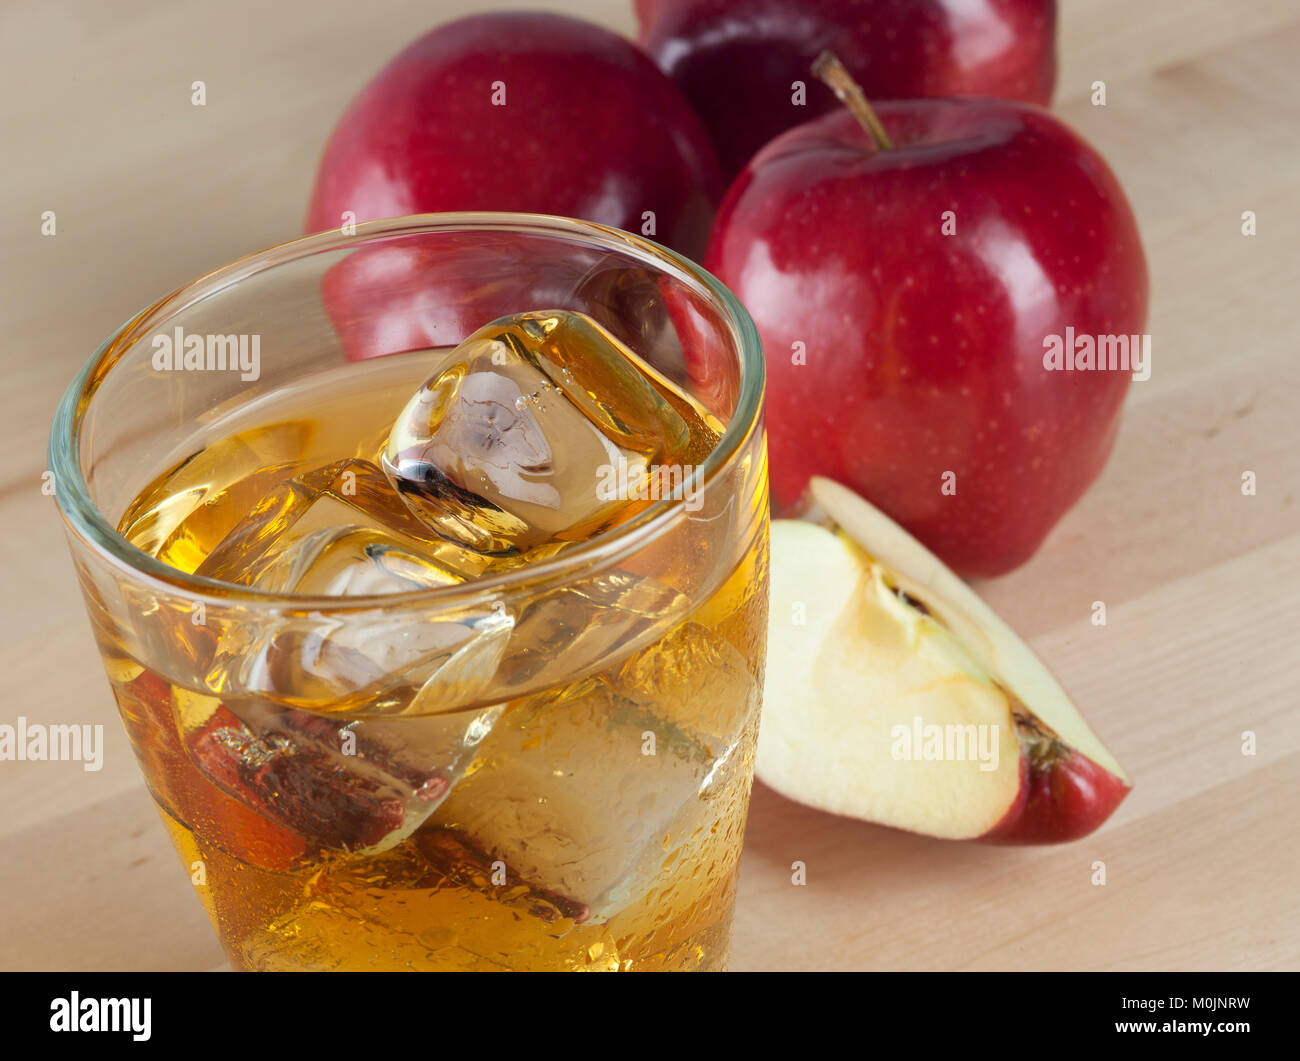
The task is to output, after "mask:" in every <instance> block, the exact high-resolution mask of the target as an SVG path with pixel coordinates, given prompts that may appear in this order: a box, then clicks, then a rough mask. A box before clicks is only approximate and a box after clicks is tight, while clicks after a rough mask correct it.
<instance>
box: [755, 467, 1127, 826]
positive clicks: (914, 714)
mask: <svg viewBox="0 0 1300 1061" xmlns="http://www.w3.org/2000/svg"><path fill="white" fill-rule="evenodd" d="M810 489H811V497H812V500H813V502H814V504H815V505H816V506H817V507H818V508H819V509H820V510H821V512H823V513H824V514H825V515H826V516H827V517H828V522H829V523H830V524H831V526H829V527H828V526H824V525H819V524H817V523H810V522H803V521H799V520H776V521H774V522H773V524H772V610H771V620H770V622H771V627H770V631H769V638H768V644H769V651H768V661H767V683H766V689H765V692H764V703H763V721H762V729H761V732H760V735H759V741H758V758H757V767H756V773H757V776H758V777H759V779H760V780H762V781H763V782H764V783H765V784H767V785H769V786H771V787H772V788H774V789H776V791H778V792H780V793H781V794H783V795H785V796H787V797H789V798H790V799H794V800H797V801H799V802H800V803H806V804H808V805H810V806H814V807H818V808H820V809H822V810H827V811H831V812H833V813H836V814H844V815H848V816H850V817H854V818H862V819H865V820H867V821H873V822H878V823H880V824H882V825H891V826H895V827H897V828H900V829H907V830H910V831H912V832H917V833H924V834H927V835H930V836H940V837H946V838H951V839H976V838H982V839H985V840H991V841H996V842H1002V843H1055V842H1060V841H1065V840H1075V839H1078V838H1079V837H1081V836H1086V835H1087V834H1088V833H1090V832H1092V831H1093V830H1094V829H1096V828H1097V826H1099V825H1100V824H1101V823H1102V822H1103V821H1105V820H1106V818H1108V817H1109V816H1110V814H1111V812H1112V811H1113V810H1114V809H1115V808H1116V806H1118V805H1119V803H1120V801H1121V800H1122V799H1123V798H1124V796H1125V795H1127V794H1128V791H1129V788H1130V787H1131V786H1130V784H1129V781H1128V778H1127V777H1126V776H1125V774H1124V771H1123V770H1122V768H1121V767H1120V765H1119V763H1118V762H1116V761H1115V758H1114V756H1112V755H1111V754H1110V752H1109V751H1107V750H1106V748H1105V746H1104V745H1103V744H1102V743H1101V741H1100V740H1098V739H1097V737H1096V736H1094V734H1093V733H1092V731H1091V730H1090V729H1089V728H1088V726H1087V724H1086V723H1085V722H1084V721H1083V718H1082V717H1081V716H1080V715H1079V712H1078V709H1077V708H1075V706H1074V704H1073V703H1072V702H1071V701H1070V699H1069V697H1068V696H1067V695H1066V694H1065V691H1064V690H1063V689H1062V688H1061V686H1060V684H1059V683H1058V682H1057V681H1056V679H1055V678H1053V677H1052V675H1051V673H1050V672H1049V671H1048V670H1047V668H1046V667H1045V666H1043V664H1042V662H1041V661H1040V660H1039V659H1038V658H1037V657H1036V656H1035V655H1034V654H1033V653H1032V652H1031V651H1030V650H1029V648H1028V647H1027V646H1026V645H1025V644H1024V642H1023V641H1021V640H1020V638H1019V637H1017V636H1016V634H1015V633H1014V632H1013V631H1012V630H1011V628H1010V627H1009V626H1007V624H1006V623H1004V622H1003V621H1002V620H1001V619H1000V618H999V617H998V616H997V615H996V614H995V613H994V612H993V610H992V609H991V608H990V607H989V606H988V605H987V604H985V603H984V601H982V600H981V599H980V598H979V597H978V596H977V595H976V594H975V592H974V591H973V590H972V589H971V588H970V587H969V586H968V585H966V583H965V582H963V581H962V580H961V579H960V578H958V577H957V576H956V575H954V574H953V573H952V572H951V571H950V570H949V569H948V568H947V567H945V566H944V565H943V564H942V563H941V562H940V561H939V560H938V559H937V558H936V557H935V556H934V555H933V554H931V553H930V552H929V551H928V550H926V548H925V547H924V546H922V545H921V544H920V543H919V542H917V541H916V539H914V538H913V537H912V536H911V535H910V534H908V533H907V532H906V531H905V530H903V529H902V528H901V527H900V526H898V524H896V523H894V522H893V521H892V520H891V519H889V517H887V516H885V515H884V514H883V513H882V512H880V511H879V510H878V509H876V508H874V507H873V506H872V505H870V504H868V503H867V502H866V501H864V500H862V498H860V497H858V496H857V495H856V494H854V493H853V492H851V491H850V490H847V489H845V488H844V487H842V486H840V485H838V484H837V483H834V482H831V481H830V480H828V479H821V478H815V479H813V480H812V483H811V487H810Z"/></svg>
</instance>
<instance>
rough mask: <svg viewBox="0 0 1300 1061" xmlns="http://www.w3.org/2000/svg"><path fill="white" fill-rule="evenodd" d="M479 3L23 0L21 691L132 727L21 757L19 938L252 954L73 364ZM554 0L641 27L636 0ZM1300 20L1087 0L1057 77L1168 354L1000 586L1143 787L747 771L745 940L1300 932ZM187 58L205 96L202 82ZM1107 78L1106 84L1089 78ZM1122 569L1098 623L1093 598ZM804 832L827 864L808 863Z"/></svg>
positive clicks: (15, 681) (10, 409) (831, 953)
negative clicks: (1071, 806) (116, 640)
mask: <svg viewBox="0 0 1300 1061" xmlns="http://www.w3.org/2000/svg"><path fill="white" fill-rule="evenodd" d="M477 6H478V5H475V4H471V3H446V2H441V0H437V2H433V3H427V4H409V3H404V2H398V0H368V2H367V3H366V4H365V5H364V11H362V10H359V9H358V7H357V5H356V4H354V3H353V4H347V3H341V2H339V0H320V2H315V3H307V2H295V3H278V4H274V5H265V4H261V3H256V2H253V0H233V2H228V3H223V4H220V5H215V4H170V3H162V2H158V3H144V2H140V0H118V2H116V3H114V4H112V5H103V4H95V3H92V2H90V0H79V2H54V3H46V4H41V5H6V6H5V7H4V8H3V9H0V90H2V91H0V100H2V101H3V103H2V104H0V106H3V109H4V112H5V113H4V128H5V130H6V137H5V140H6V148H7V151H6V157H5V162H6V164H5V165H4V166H3V167H0V185H2V190H3V194H0V222H2V223H3V227H4V231H5V241H4V246H3V251H2V252H0V291H3V293H4V297H3V299H2V300H0V321H2V322H3V327H4V333H5V334H7V335H9V336H10V340H9V343H8V345H7V346H6V348H5V351H4V353H3V355H2V356H3V358H4V362H3V363H4V375H3V378H4V391H3V393H4V407H3V415H2V416H0V452H3V453H5V454H6V455H7V459H6V460H5V461H4V462H3V464H0V534H3V535H4V539H5V542H4V545H5V548H6V550H7V555H8V556H9V557H10V560H9V562H8V563H6V564H5V565H4V567H3V569H2V571H0V590H2V592H3V599H4V602H5V608H4V611H3V618H0V683H2V688H3V694H4V703H5V708H4V711H3V713H0V714H2V715H3V717H0V721H9V722H12V721H13V719H14V718H16V717H17V716H18V715H26V716H27V717H28V718H29V719H31V720H33V721H58V722H63V723H71V722H90V723H103V724H104V725H105V736H106V744H107V749H106V756H105V765H104V768H103V770H102V771H100V772H98V773H87V772H85V771H83V770H82V769H81V768H80V766H79V765H78V764H72V763H53V764H31V763H9V762H6V763H0V806H3V807H4V808H5V813H4V815H3V816H0V838H2V839H3V842H4V845H5V852H6V854H5V857H4V859H3V860H0V903H2V904H3V905H4V907H5V909H7V910H8V911H10V912H11V915H12V913H13V912H14V911H19V912H20V913H19V914H18V916H10V917H7V918H6V919H5V926H4V928H3V930H0V967H3V968H28V969H83V968H102V969H130V968H161V969H187V968H212V967H216V966H219V965H220V964H221V963H222V960H223V959H222V955H221V953H220V950H219V948H218V947H217V945H216V942H215V940H214V938H213V936H212V933H211V931H210V930H209V928H208V926H207V923H206V920H205V918H204V916H203V914H202V911H201V909H200V907H199V904H198V903H197V902H195V900H194V898H193V897H192V896H190V895H189V894H188V892H189V891H190V890H191V889H190V886H189V884H188V881H187V879H186V876H185V874H184V873H183V872H182V869H181V867H180V865H179V863H178V861H177V859H176V857H175V855H174V853H173V852H172V850H171V848H170V846H169V844H168V842H167V840H166V837H165V834H164V833H163V830H162V829H161V828H160V826H159V824H158V822H157V818H156V814H155V812H154V811H153V809H152V806H151V803H150V800H149V798H148V796H147V794H146V793H145V790H144V787H143V783H142V781H141V779H140V777H139V773H138V771H137V769H136V766H135V762H134V760H133V757H132V756H131V754H130V750H129V747H128V746H127V743H126V740H125V737H124V736H123V734H122V733H121V731H120V726H119V724H118V722H117V718H116V714H115V712H114V711H113V709H112V704H111V697H110V695H109V692H108V687H107V683H106V681H105V679H104V677H103V675H102V674H101V672H100V669H99V661H98V658H97V656H96V654H95V650H94V646H93V643H92V641H91V638H90V634H89V629H88V626H87V623H86V620H85V617H84V614H83V611H82V606H81V601H80V599H79V596H78V593H77V590H76V586H75V581H74V579H73V576H72V571H71V566H70V564H69V562H68V560H67V556H66V554H65V550H64V548H63V543H62V526H61V522H60V520H59V518H58V515H57V513H56V512H55V510H54V506H53V503H52V501H51V499H50V498H48V497H46V496H44V495H43V494H42V492H41V489H40V487H41V473H42V471H43V470H44V469H45V467H46V459H45V442H46V437H47V434H48V430H49V423H50V417H51V415H52V413H53V409H54V406H55V404H56V402H57V400H58V397H59V395H60V393H61V392H62V390H63V389H64V387H65V386H66V385H67V383H68V381H69V380H70V379H71V378H72V376H73V374H74V373H75V371H76V370H77V368H78V367H79V366H80V365H81V363H82V362H83V361H84V360H85V358H86V357H87V356H88V355H89V354H90V352H91V351H92V350H94V349H95V347H96V346H98V344H99V343H100V342H101V341H102V340H103V339H104V338H105V337H106V336H107V335H108V334H109V333H110V332H111V331H112V330H113V329H114V328H115V327H116V326H117V325H118V324H119V323H121V321H122V320H124V319H125V318H126V317H128V316H129V315H130V314H131V313H133V312H134V311H135V310H136V309H138V308H139V307H141V306H143V305H145V304H146V303H148V302H150V301H152V300H153V299H155V298H156V297H157V296H159V295H160V294H162V293H163V292H165V291H167V290H170V289H171V288H173V287H175V286H177V285H179V284H181V283H183V282H185V281H187V280H189V279H191V278H193V277H194V276H197V275H199V274H200V273H202V272H204V271H206V270H208V269H210V268H213V267H215V266H217V265H220V264H222V263H223V262H225V261H228V260H230V259H232V258H234V257H236V256H238V255H240V254H242V253H245V252H247V251H250V250H253V249H256V248H259V247H263V246H266V245H268V244H271V243H274V242H277V241H279V240H282V239H285V238H289V237H291V236H293V235H295V234H296V233H297V230H298V228H299V224H300V220H301V217H302V213H303V209H304V204H305V201H306V195H307V191H308V188H309V186H310V182H311V179H312V175H313V171H314V165H315V160H316V157H317V154H318V153H319V150H320V148H321V146H322V145H323V143H324V140H325V137H326V135H327V134H328V131H329V129H330V127H331V125H332V123H333V120H334V118H335V117H336V116H337V114H338V112H339V110H340V109H341V108H342V106H343V105H344V103H345V102H346V101H347V100H348V98H350V97H351V95H352V94H353V93H354V92H355V91H356V90H357V89H358V88H359V87H360V86H361V85H362V84H363V83H364V82H365V81H366V80H367V79H368V78H369V77H370V76H371V74H372V73H373V72H374V71H375V70H377V69H378V68H379V66H381V65H382V63H383V62H384V61H385V60H386V59H387V57H388V56H389V55H390V54H391V53H392V52H394V51H395V50H396V49H398V48H399V47H400V46H401V45H402V44H404V43H405V42H406V41H407V40H408V39H410V38H411V37H413V36H415V35H416V34H418V33H419V32H421V31H423V30H424V29H426V28H427V27H428V26H429V25H431V24H432V23H434V22H436V21H440V20H442V19H445V18H450V17H453V16H454V15H456V14H460V13H463V12H466V11H469V10H471V9H474V8H476V7H477ZM534 6H542V7H549V8H553V9H555V10H566V11H571V12H573V13H577V14H581V15H584V16H585V17H588V18H591V19H593V20H595V21H598V22H601V23H603V24H605V25H607V26H610V27H612V28H614V29H618V30H620V31H623V32H629V33H630V32H631V31H632V28H633V25H632V15H631V4H630V3H628V2H624V0H600V2H593V3H580V2H576V0H575V2H569V3H550V4H534ZM1298 53H1300V6H1297V4H1296V3H1295V0H1253V2H1252V3H1250V4H1225V3H1221V2H1219V0H1145V2H1143V3H1141V4H1135V3H1132V2H1131V0H1066V2H1065V3H1064V5H1063V15H1062V27H1061V80H1060V86H1059V89H1058V97H1057V98H1058V106H1057V110H1058V112H1059V113H1060V114H1061V115H1062V116H1063V117H1064V118H1065V119H1066V120H1067V121H1068V122H1069V123H1070V124H1072V125H1073V126H1075V127H1076V128H1077V129H1079V130H1080V132H1081V133H1082V134H1083V135H1084V136H1085V137H1086V138H1087V139H1088V140H1089V141H1090V142H1092V143H1093V144H1094V145H1095V146H1096V147H1097V148H1098V149H1099V150H1100V151H1101V152H1102V153H1103V154H1104V155H1105V156H1106V158H1107V159H1108V160H1109V161H1110V163H1111V165H1112V168H1113V169H1114V170H1115V172H1116V174H1117V175H1118V176H1119V178H1120V180H1121V182H1122V183H1123V184H1124V186H1125V188H1126V189H1127V190H1128V192H1129V194H1130V197H1131V199H1132V201H1133V204H1134V207H1135V210H1136V212H1137V215H1138V217H1139V220H1140V222H1141V226H1142V231H1143V236H1144V240H1145V244H1146V248H1147V252H1148V257H1149V261H1150V266H1151V273H1152V280H1153V285H1152V286H1153V303H1152V316H1151V324H1150V326H1149V327H1150V330H1151V332H1152V335H1153V351H1154V371H1153V374H1152V377H1151V379H1150V380H1149V381H1148V382H1146V383H1143V384H1137V385H1135V386H1134V388H1133V391H1132V395H1131V398H1130V401H1129V406H1128V409H1127V410H1126V416H1125V421H1124V426H1123V429H1122V431H1121V434H1120V439H1119V442H1118V445H1117V448H1116V451H1115V455H1114V457H1113V459H1112V461H1111V463H1110V465H1109V467H1108V468H1107V470H1106V472H1105V474H1104V475H1103V477H1102V478H1101V480H1100V481H1099V482H1098V483H1097V485H1096V486H1095V487H1094V488H1093V490H1092V491H1091V492H1090V493H1089V494H1088V495H1087V497H1085V499H1084V500H1083V502H1082V503H1081V504H1080V505H1079V506H1078V507H1077V508H1076V509H1075V510H1074V511H1073V512H1071V513H1070V515H1069V516H1068V517H1067V518H1066V519H1065V520H1064V521H1063V522H1062V523H1061V525H1060V526H1059V527H1058V528H1057V530H1056V531H1055V532H1054V533H1053V535H1052V536H1051V538H1050V539H1049V541H1048V543H1047V545H1046V546H1045V547H1044V549H1043V550H1042V551H1041V553H1040V554H1039V555H1038V556H1036V557H1035V558H1034V560H1033V561H1032V562H1030V563H1029V564H1028V565H1026V566H1025V567H1024V568H1022V569H1021V570H1019V571H1017V572H1015V573H1014V574H1013V575H1011V576H1008V577H1007V578H1004V579H1000V580H997V581H996V582H992V583H987V584H985V585H983V586H981V587H980V588H981V590H982V592H984V593H985V594H986V595H987V596H988V598H989V599H990V600H991V601H992V602H993V604H994V605H995V606H996V607H997V608H999V609H1000V610H1001V611H1002V612H1003V613H1004V614H1006V616H1007V617H1008V619H1009V620H1010V621H1011V622H1012V623H1013V624H1014V625H1015V626H1017V627H1018V628H1019V629H1020V630H1021V631H1023V632H1024V633H1025V634H1026V635H1027V636H1028V637H1029V638H1030V640H1031V642H1032V643H1033V645H1034V646H1035V647H1036V648H1037V649H1038V650H1040V651H1041V652H1042V653H1043V655H1044V656H1045V657H1046V658H1047V660H1048V661H1049V663H1050V665H1051V666H1052V667H1053V668H1054V669H1055V670H1057V671H1058V673H1059V674H1060V676H1061V677H1062V679H1063V680H1064V682H1065V684H1066V685H1067V687H1068V688H1070V689H1072V690H1073V691H1074V692H1075V694H1076V697H1077V699H1078V700H1079V702H1080V704H1081V705H1082V706H1083V707H1084V709H1085V711H1086V713H1087V714H1088V716H1089V718H1090V720H1091V721H1092V722H1093V723H1094V724H1095V726H1096V728H1097V729H1098V731H1099V732H1100V733H1101V734H1102V736H1103V738H1104V739H1105V740H1106V741H1107V743H1108V744H1109V745H1110V746H1111V748H1112V749H1113V750H1114V751H1115V753H1116V754H1117V755H1118V757H1119V758H1120V759H1121V761H1123V762H1124V763H1125V764H1126V766H1127V767H1128V768H1129V769H1130V772H1131V773H1132V775H1133V776H1134V778H1135V781H1136V788H1135V791H1134V793H1133V794H1132V796H1131V797H1130V798H1129V800H1128V801H1127V802H1126V803H1125V804H1124V805H1123V806H1122V807H1121V808H1120V810H1119V812H1118V813H1117V814H1116V816H1115V818H1114V819H1113V820H1112V821H1111V822H1110V823H1109V824H1108V825H1107V826H1106V827H1105V828H1104V829H1103V830H1102V831H1101V832H1100V833H1098V834H1096V835H1094V836H1093V837H1090V838H1088V839H1086V840H1084V841H1081V842H1079V843H1076V844H1073V845H1068V846H1064V847H1059V848H1051V849H1005V848H996V847H985V846H978V845H960V844H945V843H942V842H938V841H932V840H927V839H924V838H920V837H913V836H908V835H905V834H901V833H896V832H892V831H889V830H885V829H880V828H876V827H873V826H869V825H865V824H862V823H857V822H852V821H848V820H845V819H840V818H835V817H831V816H828V815H825V814H820V813H818V812H815V811H812V810H809V809H807V808H803V807H800V806H798V805H796V804H793V803H791V802H789V801H786V800H784V799H782V798H781V797H779V796H777V795H776V794H774V793H773V792H771V791H770V790H767V789H765V788H763V787H762V786H761V785H759V786H756V789H755V794H754V800H753V807H752V811H751V814H750V821H749V831H748V835H747V840H746V851H745V856H744V862H743V868H742V877H741V888H740V898H739V902H738V906H737V914H736V935H735V945H734V965H735V967H736V968H739V969H868V968H888V969H895V968H925V969H931V968H933V969H949V968H951V969H993V968H1002V969H1005V968H1011V969H1049V968H1084V969H1132V968H1178V969H1202V968H1209V969H1213V968H1226V969H1252V968H1296V967H1297V965H1300V887H1298V886H1297V882H1300V844H1297V843H1296V839H1297V829H1296V826H1295V822H1294V815H1295V809H1294V808H1296V807H1297V806H1298V805H1300V706H1298V704H1297V699H1298V695H1300V694H1298V690H1297V681H1296V678H1295V662H1294V661H1295V655H1294V651H1295V650H1294V641H1295V633H1294V632H1295V630H1296V628H1297V624H1298V623H1300V595H1298V593H1297V586H1298V585H1300V519H1298V518H1297V497H1298V496H1300V461H1297V459H1296V449H1297V446H1300V400H1298V399H1300V361H1298V360H1297V358H1296V356H1295V353H1294V343H1295V341H1296V336H1297V335H1298V334H1300V297H1298V296H1297V292H1300V254H1297V252H1296V248H1297V246H1300V210H1297V207H1296V187H1297V183H1298V181H1300V67H1298V65H1297V63H1296V62H1295V58H1294V57H1295V56H1296V55H1297V54H1298ZM196 79H203V80H205V81H206V82H207V85H208V99H209V103H208V106H207V107H205V108H196V107H192V106H191V105H190V102H189V94H190V83H191V82H192V81H194V80H196ZM1096 80H1104V81H1105V82H1106V85H1107V96H1108V100H1107V105H1106V106H1105V107H1095V106H1093V105H1092V104H1091V103H1090V101H1089V94H1090V91H1091V85H1092V83H1093V82H1094V81H1096ZM43 210H55V211H56V212H57V215H58V235H57V236H56V237H54V238H47V237H43V236H41V235H40V232H39V224H40V222H39V219H40V214H41V212H42V211H43ZM1243 210H1254V211H1255V212H1256V214H1257V217H1258V225H1259V232H1258V235H1257V236H1255V237H1251V238H1248V237H1244V236H1242V235H1241V232H1240V225H1241V221H1240V217H1241V213H1242V211H1243ZM1244 471H1253V472H1255V474H1256V476H1257V479H1258V494H1257V495H1256V496H1254V497H1246V496H1243V495H1242V493H1241V490H1240V477H1241V474H1242V472H1244ZM1096 600H1102V601H1105V602H1106V604H1107V607H1108V618H1109V622H1108V624H1107V626H1105V627H1094V626H1092V625H1091V623H1090V622H1089V610H1090V608H1091V606H1092V602H1093V601H1096ZM1244 730H1251V731H1254V732H1255V733H1256V734H1257V735H1258V754H1257V755H1255V756H1254V757H1246V756H1243V755H1242V754H1241V733H1242V731H1244ZM795 860H800V861H802V862H804V863H805V864H806V865H807V867H808V868H807V874H808V883H807V885H806V886H803V887H796V886H793V885H792V884H791V881H790V873H791V871H790V865H791V863H792V862H793V861H795ZM1097 861H1104V862H1105V864H1106V867H1107V884H1106V885H1105V886H1104V887H1098V886H1095V885H1094V884H1093V883H1092V882H1091V881H1092V875H1093V864H1094V863H1095V862H1097Z"/></svg>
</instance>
